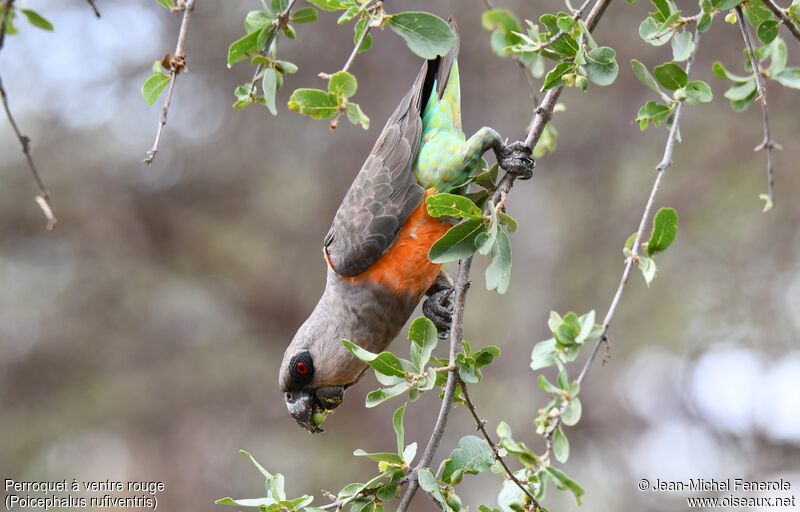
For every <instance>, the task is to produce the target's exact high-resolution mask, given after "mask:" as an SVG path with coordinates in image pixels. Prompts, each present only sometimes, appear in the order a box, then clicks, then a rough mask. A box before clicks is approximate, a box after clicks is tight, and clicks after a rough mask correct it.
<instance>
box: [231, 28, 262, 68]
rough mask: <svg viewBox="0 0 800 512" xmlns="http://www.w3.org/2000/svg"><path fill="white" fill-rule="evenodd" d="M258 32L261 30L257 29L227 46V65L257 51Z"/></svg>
mask: <svg viewBox="0 0 800 512" xmlns="http://www.w3.org/2000/svg"><path fill="white" fill-rule="evenodd" d="M260 33H261V30H257V31H255V32H253V33H251V34H247V35H246V36H244V37H242V38H241V39H237V40H236V41H234V42H233V43H231V45H230V46H229V47H228V67H231V66H233V65H234V64H236V63H237V62H240V61H243V60H245V59H247V57H248V56H249V55H250V54H253V53H257V52H258V51H259V48H258V36H259V34H260Z"/></svg>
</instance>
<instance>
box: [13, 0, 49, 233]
mask: <svg viewBox="0 0 800 512" xmlns="http://www.w3.org/2000/svg"><path fill="white" fill-rule="evenodd" d="M13 7H14V0H6V2H5V5H4V6H3V13H2V18H3V20H2V21H3V23H2V25H0V50H2V48H3V43H4V42H5V37H6V27H7V26H8V23H9V21H10V19H11V10H12V8H13ZM0 97H2V101H3V109H4V110H5V111H6V117H8V122H9V123H10V124H11V128H12V129H13V130H14V134H15V135H16V136H17V140H19V144H20V146H22V153H23V154H24V155H25V159H26V160H27V161H28V169H29V170H30V172H31V176H33V180H34V181H35V182H36V186H37V187H38V189H39V195H37V196H36V204H38V205H39V208H41V209H42V212H43V213H44V216H45V217H46V218H47V229H48V230H51V229H53V227H54V226H55V224H56V222H58V221H57V220H56V217H55V214H54V213H53V206H52V204H51V203H50V192H48V190H47V187H46V186H45V184H44V181H43V180H42V177H41V176H40V175H39V171H38V170H37V169H36V164H34V162H33V157H32V156H31V139H30V137H28V136H27V135H24V134H23V133H22V132H21V131H20V129H19V126H18V125H17V121H16V120H15V119H14V116H13V115H12V114H11V107H10V106H9V104H8V94H7V93H6V90H5V88H4V87H3V79H2V77H0Z"/></svg>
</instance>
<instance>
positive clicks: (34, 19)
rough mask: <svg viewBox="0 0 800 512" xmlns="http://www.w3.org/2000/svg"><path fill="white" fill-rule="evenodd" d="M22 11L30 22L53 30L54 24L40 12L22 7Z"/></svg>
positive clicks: (49, 30) (50, 30)
mask: <svg viewBox="0 0 800 512" xmlns="http://www.w3.org/2000/svg"><path fill="white" fill-rule="evenodd" d="M6 8H8V7H6ZM20 11H22V14H24V15H25V17H26V18H28V22H29V23H30V24H31V25H33V26H34V27H36V28H40V29H42V30H47V31H48V32H52V31H53V24H52V23H50V22H49V21H47V19H45V17H44V16H42V15H41V14H39V13H38V12H36V11H34V10H33V9H20Z"/></svg>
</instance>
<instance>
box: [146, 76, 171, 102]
mask: <svg viewBox="0 0 800 512" xmlns="http://www.w3.org/2000/svg"><path fill="white" fill-rule="evenodd" d="M169 81H170V75H165V74H164V73H161V72H158V73H153V74H152V75H150V76H148V77H147V79H146V80H145V81H144V83H143V84H142V96H144V100H145V101H146V102H147V104H148V105H152V104H153V103H155V102H156V101H158V98H159V97H160V96H161V93H163V92H164V90H165V89H166V88H167V86H168V85H169Z"/></svg>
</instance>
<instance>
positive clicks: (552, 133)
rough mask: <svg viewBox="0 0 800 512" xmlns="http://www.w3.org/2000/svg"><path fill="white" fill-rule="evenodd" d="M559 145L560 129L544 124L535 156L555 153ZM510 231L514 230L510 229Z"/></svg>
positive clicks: (534, 151) (534, 150)
mask: <svg viewBox="0 0 800 512" xmlns="http://www.w3.org/2000/svg"><path fill="white" fill-rule="evenodd" d="M557 147H558V130H556V129H555V127H554V126H553V123H547V124H546V125H545V126H544V131H543V132H542V136H541V137H540V138H539V142H537V143H536V146H534V148H533V158H541V157H543V156H544V155H545V154H546V153H548V152H549V153H555V151H556V148H557ZM509 231H512V230H511V229H509Z"/></svg>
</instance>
